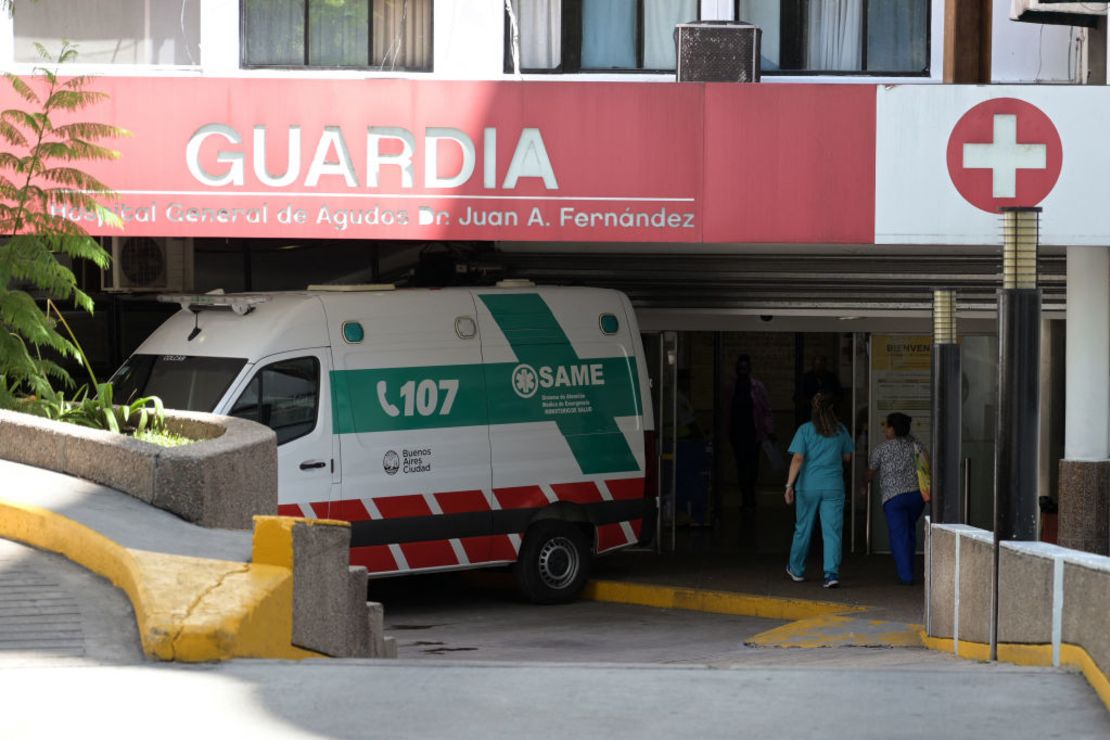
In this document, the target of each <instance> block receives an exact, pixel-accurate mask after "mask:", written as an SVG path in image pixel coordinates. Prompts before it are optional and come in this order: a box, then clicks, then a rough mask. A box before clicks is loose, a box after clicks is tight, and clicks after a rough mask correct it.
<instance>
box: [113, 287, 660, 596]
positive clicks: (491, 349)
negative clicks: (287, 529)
mask: <svg viewBox="0 0 1110 740" xmlns="http://www.w3.org/2000/svg"><path fill="white" fill-rule="evenodd" d="M391 288H392V286H342V287H338V286H337V287H330V288H328V287H314V288H310V289H308V290H305V291H300V292H281V293H243V294H229V295H222V294H219V295H214V294H203V295H172V296H160V297H159V299H160V300H164V301H169V302H176V303H179V304H180V305H181V306H182V310H181V311H180V312H178V313H177V314H175V315H174V316H172V317H170V319H168V320H167V321H166V322H165V323H164V324H163V325H162V326H161V327H159V328H158V329H157V330H156V331H155V332H154V334H153V335H151V337H150V338H149V339H147V340H146V341H145V342H144V343H143V344H142V346H140V347H139V349H138V350H137V351H136V352H135V354H134V355H132V356H131V357H130V358H129V359H128V360H127V362H126V363H125V364H124V365H123V367H121V368H120V369H119V371H117V373H116V374H115V376H114V377H113V381H114V383H115V384H116V391H115V393H116V397H117V398H121V399H123V398H128V397H136V396H143V395H157V396H159V397H161V398H162V400H163V401H164V402H165V405H166V406H167V407H168V408H174V409H188V410H193V411H208V412H214V413H217V414H227V415H230V416H236V417H240V418H244V419H252V420H254V421H258V422H260V423H262V424H266V425H268V426H269V427H271V428H272V429H273V430H274V431H275V432H276V434H277V441H278V480H279V483H278V488H279V501H280V507H279V512H280V513H281V514H287V515H292V516H305V517H320V518H328V519H343V520H347V521H350V522H351V524H352V528H351V563H352V564H354V565H363V566H366V568H367V569H369V571H370V573H371V575H393V574H400V573H414V572H427V571H442V570H455V569H466V568H482V567H491V566H499V565H506V564H514V570H515V572H516V575H517V579H518V582H519V584H520V586H521V589H522V590H523V592H524V593H525V594H526V595H527V596H528V597H529V598H531V599H532V600H533V601H536V602H544V603H552V602H560V601H566V600H569V599H572V598H574V596H575V595H576V594H577V593H578V592H579V591H580V590H581V588H582V587H583V585H584V584H585V582H586V579H587V577H588V574H589V568H590V560H591V556H592V555H594V554H600V553H605V552H609V551H612V550H616V549H618V548H621V547H626V546H628V545H632V544H634V543H635V542H637V541H638V539H639V535H640V530H641V526H642V522H643V517H644V507H645V502H646V500H647V499H648V496H649V491H650V490H651V483H650V482H649V481H648V478H649V477H651V476H649V468H651V467H652V454H651V450H652V447H653V443H652V433H653V424H652V412H651V407H650V404H651V395H650V393H649V392H648V388H649V385H648V375H647V367H646V363H645V360H644V352H643V347H642V344H641V341H640V334H639V330H638V329H637V326H636V318H635V314H634V313H633V310H632V306H631V304H630V303H629V301H628V298H627V297H626V296H624V295H623V294H621V293H618V292H615V291H611V290H598V289H590V288H554V287H552V288H548V287H540V288H537V287H535V286H532V285H531V284H530V283H529V284H526V285H524V286H520V285H519V284H515V283H514V284H511V285H499V286H498V287H491V288H450V289H441V290H432V289H402V290H393V289H391Z"/></svg>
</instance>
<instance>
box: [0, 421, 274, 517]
mask: <svg viewBox="0 0 1110 740" xmlns="http://www.w3.org/2000/svg"><path fill="white" fill-rule="evenodd" d="M166 425H167V427H168V428H169V429H170V431H174V432H177V433H180V434H183V435H185V436H188V437H191V438H193V439H199V440H201V441H198V442H194V443H193V444H189V445H185V446H182V447H159V446H157V445H153V444H150V443H149V442H141V441H139V440H136V439H132V438H131V437H128V436H126V435H122V434H114V433H112V432H106V431H102V430H99V429H88V428H86V427H80V426H77V425H74V424H66V423H62V422H57V421H51V420H49V419H43V418H40V417H37V416H31V415H29V414H21V413H17V412H13V411H0V457H3V458H5V459H7V460H11V461H13V462H18V463H23V464H26V465H34V466H36V467H40V468H46V469H47V470H53V471H55V472H59V473H66V474H67V475H73V476H76V477H78V478H84V479H85V480H89V481H92V482H94V483H100V484H101V485H105V486H108V487H109V488H114V489H116V490H117V491H121V492H123V493H126V494H128V495H130V496H134V497H135V498H137V499H139V500H140V501H145V502H146V503H148V504H151V505H153V506H156V507H158V508H160V509H165V510H166V511H169V512H172V513H174V514H176V515H178V516H179V517H181V518H182V519H184V520H186V521H189V522H193V523H195V524H199V525H200V526H202V527H215V528H221V529H250V528H251V526H252V520H251V517H252V516H254V515H255V514H276V513H277V439H276V437H275V436H274V432H273V430H271V429H269V428H268V427H265V426H262V425H261V424H256V423H254V422H251V421H244V420H242V419H233V418H230V417H224V416H215V415H213V414H196V413H190V412H183V411H171V412H167V414H166Z"/></svg>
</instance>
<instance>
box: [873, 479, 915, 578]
mask: <svg viewBox="0 0 1110 740" xmlns="http://www.w3.org/2000/svg"><path fill="white" fill-rule="evenodd" d="M924 510H925V501H924V500H922V498H921V492H920V491H909V492H907V493H900V494H898V495H897V496H895V497H894V498H892V499H890V500H889V501H887V502H886V503H885V504H883V513H884V514H885V515H886V526H887V529H888V530H890V552H891V554H892V555H894V565H895V567H896V568H897V569H898V580H899V581H901V582H902V583H913V559H914V556H915V555H916V553H917V542H916V541H915V540H916V538H917V520H918V518H919V517H920V516H921V512H922V511H924Z"/></svg>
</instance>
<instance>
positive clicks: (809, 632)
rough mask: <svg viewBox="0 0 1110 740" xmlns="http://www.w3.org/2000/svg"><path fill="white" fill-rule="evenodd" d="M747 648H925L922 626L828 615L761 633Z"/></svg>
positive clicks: (802, 620) (751, 639) (753, 638)
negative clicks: (750, 646)
mask: <svg viewBox="0 0 1110 740" xmlns="http://www.w3.org/2000/svg"><path fill="white" fill-rule="evenodd" d="M867 627H872V628H881V629H875V630H868V629H866V628H867ZM859 628H863V629H859ZM745 644H746V645H752V646H756V647H786V648H822V647H921V633H920V629H919V626H918V625H906V624H901V623H898V622H885V621H882V620H878V619H870V620H867V619H862V618H860V617H843V616H838V615H835V614H827V615H824V616H820V617H812V618H810V619H801V620H798V621H796V622H790V623H789V624H784V625H782V626H780V627H775V628H773V629H769V630H767V631H765V632H760V633H759V634H758V635H756V636H754V637H752V638H750V639H748V640H746V641H745Z"/></svg>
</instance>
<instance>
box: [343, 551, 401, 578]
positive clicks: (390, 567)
mask: <svg viewBox="0 0 1110 740" xmlns="http://www.w3.org/2000/svg"><path fill="white" fill-rule="evenodd" d="M351 565H361V566H363V567H365V568H366V570H368V571H369V572H371V573H392V572H393V571H395V570H399V568H398V567H397V561H396V560H395V559H394V558H393V553H391V552H390V551H389V545H366V546H364V547H352V548H351Z"/></svg>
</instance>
